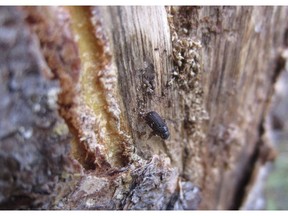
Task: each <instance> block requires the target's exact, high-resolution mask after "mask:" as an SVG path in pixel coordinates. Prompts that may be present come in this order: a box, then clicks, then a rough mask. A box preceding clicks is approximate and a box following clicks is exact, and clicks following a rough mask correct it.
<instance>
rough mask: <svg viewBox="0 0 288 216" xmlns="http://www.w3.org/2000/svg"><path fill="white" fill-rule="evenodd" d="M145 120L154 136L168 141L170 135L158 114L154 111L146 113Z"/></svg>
mask: <svg viewBox="0 0 288 216" xmlns="http://www.w3.org/2000/svg"><path fill="white" fill-rule="evenodd" d="M145 120H146V122H147V124H148V125H149V126H150V127H151V128H152V130H153V131H154V133H155V134H157V135H158V136H160V137H161V138H162V139H168V137H169V135H170V133H169V130H168V127H167V125H166V123H165V122H164V120H163V119H162V118H161V117H160V116H159V114H158V113H156V112H154V111H152V112H149V113H147V114H146V116H145Z"/></svg>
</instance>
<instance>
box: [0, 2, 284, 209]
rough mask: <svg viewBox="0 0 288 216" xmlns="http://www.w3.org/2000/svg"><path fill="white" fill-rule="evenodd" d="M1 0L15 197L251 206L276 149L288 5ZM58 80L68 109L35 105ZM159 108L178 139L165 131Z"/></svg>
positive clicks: (45, 202)
mask: <svg viewBox="0 0 288 216" xmlns="http://www.w3.org/2000/svg"><path fill="white" fill-rule="evenodd" d="M1 10H2V11H3V13H2V12H1V14H2V15H1V27H0V44H1V46H0V49H1V62H0V63H1V64H0V65H1V68H0V69H1V92H0V94H1V98H4V102H3V104H2V105H1V112H0V114H1V116H0V120H1V123H0V127H1V137H0V138H1V143H0V145H1V157H0V159H1V161H3V162H2V163H1V165H2V170H3V172H2V173H1V178H0V180H1V182H2V184H1V185H3V186H1V199H0V203H1V208H2V209H3V208H4V209H5V208H44V209H45V208H55V209H199V208H200V209H238V208H240V207H241V205H242V204H243V202H245V199H246V197H247V195H248V193H249V190H250V188H251V185H253V179H254V177H255V176H257V172H258V169H259V168H260V167H261V166H262V164H263V163H265V161H266V160H270V159H271V158H272V156H273V154H272V153H273V151H272V150H271V149H270V147H269V145H268V142H267V141H266V140H265V139H264V138H265V127H266V126H265V124H264V122H265V118H266V114H267V111H268V108H269V103H270V99H271V97H272V94H273V86H274V83H275V81H276V79H277V77H278V75H279V73H280V72H281V70H282V69H283V67H284V65H285V62H286V59H285V58H284V57H283V56H282V54H283V53H282V52H283V50H284V49H285V48H286V47H287V27H288V26H287V25H288V24H287V18H286V17H288V16H287V15H288V9H287V7H166V8H165V7H38V8H35V7H30V8H27V7H24V8H16V7H10V8H1ZM7 35H8V36H7ZM9 35H10V36H9ZM14 50H16V51H14ZM14 52H15V53H16V54H15V55H16V57H15V58H13V53H14ZM27 53H28V54H29V53H31V54H29V55H28V56H29V58H28V59H27ZM21 62H25V64H24V63H23V64H20V63H21ZM15 65H16V66H17V65H19V67H18V66H17V68H15V67H16V66H15ZM29 65H30V66H29ZM31 74H32V75H33V77H32V78H33V83H34V84H35V86H40V87H39V88H41V89H40V90H37V88H36V87H34V84H33V83H31V82H30V81H29V80H30V78H31ZM17 83H18V84H19V83H21V85H20V86H21V88H20V89H21V90H17V91H16V90H14V91H12V90H11V88H13V89H14V88H17V86H18V85H17ZM28 83H30V84H28ZM15 85H16V87H15ZM55 87H56V88H57V89H59V92H60V94H59V97H58V111H59V114H60V115H59V114H58V112H57V107H55V106H53V108H49V112H48V111H45V112H44V111H43V112H41V115H40V114H39V115H40V117H39V116H38V115H36V116H35V114H34V113H35V112H38V111H37V110H40V111H41V110H42V108H43V109H44V108H45V107H46V105H47V106H50V105H51V104H53V101H52V102H51V100H52V99H53V98H52V99H51V97H52V96H53V95H52V96H51V94H52V93H53V92H55V91H54V90H55ZM23 92H24V93H25V92H30V93H29V94H28V96H29V95H30V94H31V95H32V94H33V95H34V96H33V98H40V99H41V98H42V99H41V100H40V99H39V100H40V102H41V101H42V102H43V101H44V102H45V100H44V99H45V98H46V99H47V103H45V104H46V105H45V104H42V102H41V103H40V102H39V103H40V105H37V104H39V103H37V104H36V105H35V106H36V108H35V106H32V105H31V106H30V105H29V104H30V103H29V99H27V97H26V96H25V94H24V95H23ZM51 92H52V93H51ZM43 95H44V96H43ZM45 95H48V96H45ZM29 97H30V96H29ZM31 97H32V96H31ZM5 98H6V99H5ZM43 98H44V99H43ZM5 101H6V102H5ZM33 101H35V100H34V99H33ZM37 101H38V100H36V102H37ZM36 102H35V103H36ZM31 103H32V102H31ZM54 104H55V101H54ZM19 107H21V110H22V112H19ZM25 107H27V109H24V108H25ZM33 107H34V108H33ZM39 107H40V108H39ZM35 109H36V111H35ZM24 110H26V111H27V112H24ZM45 110H46V108H45ZM47 110H48V108H47ZM40 111H39V112H40ZM149 111H156V112H157V113H159V114H160V116H162V117H163V118H164V119H165V120H166V123H167V125H168V126H169V130H170V138H169V139H168V140H163V139H161V138H160V137H158V136H152V134H151V132H152V130H151V129H150V128H149V127H148V126H147V124H146V123H145V120H144V118H143V117H144V115H145V113H147V112H149ZM24 113H25V114H24ZM49 113H50V114H49ZM50 115H51V116H50ZM60 116H61V117H60ZM38 118H39V119H42V118H44V119H49V121H50V120H51V121H52V119H53V122H54V123H53V124H49V125H48V126H47V127H46V129H45V130H43V129H41V130H40V129H39V124H36V123H35V124H34V123H33V122H38ZM13 119H14V120H13ZM17 119H18V120H17ZM63 119H64V120H65V122H66V125H67V126H68V128H69V131H68V130H64V128H65V124H64V122H63ZM49 121H48V120H47V121H45V122H46V123H48V122H49ZM43 124H44V123H43ZM40 125H41V124H40ZM44 125H45V124H44ZM11 128H12V129H11ZM11 130H12V132H11ZM13 131H14V132H13ZM27 131H28V132H29V133H28V132H27ZM31 131H33V133H30V132H31ZM38 131H39V135H37V133H38ZM27 133H28V135H29V134H31V136H29V137H27ZM55 133H56V134H55ZM25 136H26V137H25ZM23 137H24V138H23ZM63 140H65V141H63ZM21 146H25V148H27V154H26V153H25V154H23V152H22V151H23V149H24V148H22V147H21ZM47 147H49V148H47ZM31 149H38V151H32V150H31ZM63 149H65V151H64V150H63ZM51 151H53V153H51ZM40 152H41V153H40ZM29 155H30V156H29ZM271 155H272V156H271ZM31 158H35V160H31ZM59 160H60V162H59ZM9 161H10V162H11V163H8V162H9ZM36 161H37V162H36ZM63 161H64V162H63ZM59 163H60V164H61V166H59ZM13 164H21V166H20V165H19V166H13ZM39 170H42V172H40V173H39ZM51 170H52V171H51ZM27 176H29V178H28V177H27ZM39 179H41V180H39ZM47 185H49V190H48V189H47V188H46V187H47ZM76 185H77V186H76ZM38 187H39V188H43V187H44V188H46V189H47V190H45V191H44V192H43V190H44V189H43V190H39V189H37V188H38ZM27 188H28V189H27ZM200 190H201V192H200ZM2 191H5V193H4V192H2ZM59 191H60V192H59ZM23 200H25V201H23ZM200 200H202V201H201V204H200V205H199V203H200Z"/></svg>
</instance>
